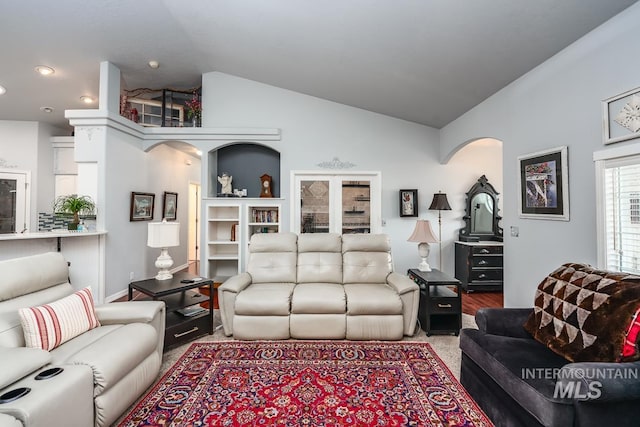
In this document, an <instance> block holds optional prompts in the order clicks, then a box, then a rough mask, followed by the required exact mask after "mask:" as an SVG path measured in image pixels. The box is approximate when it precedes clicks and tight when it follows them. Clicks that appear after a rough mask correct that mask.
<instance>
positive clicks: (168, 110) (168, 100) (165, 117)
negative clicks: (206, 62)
mask: <svg viewBox="0 0 640 427" xmlns="http://www.w3.org/2000/svg"><path fill="white" fill-rule="evenodd" d="M200 91H201V87H200V86H199V87H195V88H191V89H184V90H183V89H172V88H163V89H151V88H137V89H130V90H126V89H125V90H122V91H121V93H120V115H121V116H122V117H125V118H127V119H129V120H131V121H132V122H135V123H138V124H140V125H142V126H151V127H154V126H155V127H157V126H161V127H184V126H200V122H201V119H202V103H201V101H200Z"/></svg>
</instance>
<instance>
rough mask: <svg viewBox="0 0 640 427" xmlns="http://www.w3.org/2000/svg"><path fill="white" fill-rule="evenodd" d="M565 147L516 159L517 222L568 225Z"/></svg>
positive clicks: (567, 177) (567, 176) (567, 183)
mask: <svg viewBox="0 0 640 427" xmlns="http://www.w3.org/2000/svg"><path fill="white" fill-rule="evenodd" d="M567 162H568V160H567V147H566V146H562V147H556V148H552V149H549V150H545V151H539V152H537V153H532V154H526V155H523V156H519V157H518V171H519V173H520V177H519V179H518V214H519V215H520V218H530V219H551V220H560V221H569V172H568V171H569V169H568V163H567Z"/></svg>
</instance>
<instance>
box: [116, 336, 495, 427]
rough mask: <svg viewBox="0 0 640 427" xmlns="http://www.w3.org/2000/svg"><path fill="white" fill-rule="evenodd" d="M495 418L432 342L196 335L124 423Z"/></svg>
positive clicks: (460, 422)
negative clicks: (205, 337)
mask: <svg viewBox="0 0 640 427" xmlns="http://www.w3.org/2000/svg"><path fill="white" fill-rule="evenodd" d="M169 425H172V426H318V427H320V426H323V427H334V426H335V427H337V426H345V427H346V426H468V427H472V426H491V422H490V421H489V420H488V418H487V417H486V416H485V415H484V413H483V412H482V411H481V410H480V409H479V408H478V406H477V405H476V404H475V402H474V401H473V400H472V399H471V398H470V397H469V396H468V394H467V393H466V391H465V390H464V388H463V387H462V386H461V385H460V383H459V382H458V381H457V380H456V379H455V378H454V377H453V375H452V374H451V372H450V371H449V369H448V368H447V367H446V365H444V363H443V362H442V360H441V359H440V358H439V357H438V356H437V355H436V354H435V352H434V351H433V350H432V348H431V346H430V345H429V344H428V343H426V342H407V341H405V342H377V341H369V342H348V341H303V340H288V341H251V342H246V341H245V342H241V341H221V342H196V343H193V344H191V345H190V346H189V347H188V349H187V351H186V352H185V353H184V354H183V355H182V356H181V357H180V358H179V359H178V360H177V362H176V363H175V364H174V365H173V366H172V367H171V368H170V369H168V371H167V372H166V373H165V375H164V376H163V377H162V379H161V380H160V381H159V382H157V384H156V385H155V386H154V387H153V388H152V389H151V390H150V391H149V392H148V394H147V395H146V396H145V397H144V398H143V399H142V400H141V401H140V402H139V403H138V404H137V405H136V407H135V408H134V409H133V410H132V411H131V413H130V414H129V415H128V416H127V417H126V418H125V419H124V420H123V421H122V422H121V423H120V424H119V426H120V427H125V426H126V427H133V426H137V427H143V426H145V427H146V426H169Z"/></svg>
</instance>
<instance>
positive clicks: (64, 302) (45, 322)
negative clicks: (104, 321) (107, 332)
mask: <svg viewBox="0 0 640 427" xmlns="http://www.w3.org/2000/svg"><path fill="white" fill-rule="evenodd" d="M19 314H20V323H21V324H22V330H23V331H24V340H25V343H26V345H27V347H33V348H41V349H43V350H47V351H49V350H53V349H54V348H56V347H58V346H59V345H60V344H62V343H64V342H66V341H69V340H70V339H71V338H74V337H77V336H78V335H80V334H82V333H84V332H86V331H88V330H90V329H93V328H96V327H98V326H100V322H99V321H98V318H97V317H96V313H95V308H94V305H93V296H92V294H91V288H84V289H82V290H80V291H77V292H75V293H73V294H71V295H69V296H68V297H65V298H62V299H59V300H58V301H54V302H52V303H49V304H45V305H41V306H39V307H28V308H21V309H20V311H19Z"/></svg>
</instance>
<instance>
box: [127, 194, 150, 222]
mask: <svg viewBox="0 0 640 427" xmlns="http://www.w3.org/2000/svg"><path fill="white" fill-rule="evenodd" d="M155 199H156V195H155V194H153V193H140V192H137V191H132V192H131V212H130V215H129V221H151V220H152V219H153V208H154V207H155Z"/></svg>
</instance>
